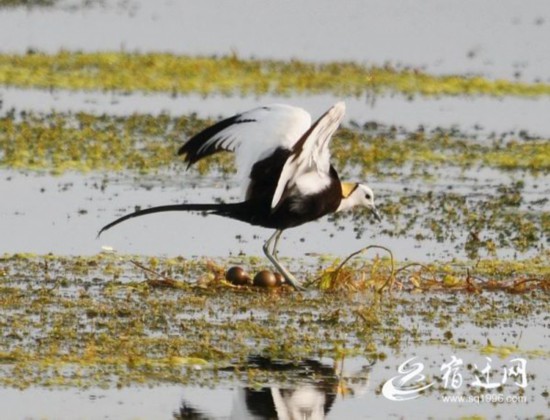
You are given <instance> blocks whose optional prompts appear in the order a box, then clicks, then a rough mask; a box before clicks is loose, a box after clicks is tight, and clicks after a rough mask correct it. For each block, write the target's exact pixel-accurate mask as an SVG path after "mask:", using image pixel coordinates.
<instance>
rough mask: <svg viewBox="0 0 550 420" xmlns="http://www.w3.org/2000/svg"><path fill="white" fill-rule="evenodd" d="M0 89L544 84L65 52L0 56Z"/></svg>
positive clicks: (337, 91)
mask: <svg viewBox="0 0 550 420" xmlns="http://www.w3.org/2000/svg"><path fill="white" fill-rule="evenodd" d="M0 85H4V86H17V87H34V88H42V89H77V90H112V91H118V92H132V91H142V92H169V93H175V94H178V93H179V94H188V93H199V94H202V95H209V94H214V93H216V94H223V95H250V94H253V95H265V94H277V95H289V94H296V93H310V94H318V93H332V94H334V95H337V96H360V95H366V94H368V95H370V96H373V95H379V94H383V93H386V92H396V93H400V94H403V95H406V96H414V95H426V96H441V95H491V96H507V95H511V96H528V97H533V96H541V95H549V94H550V85H549V84H546V83H522V82H516V81H509V80H502V79H499V80H490V79H486V78H483V77H480V76H462V75H447V76H434V75H430V74H427V73H425V72H423V71H421V70H418V69H414V68H395V67H392V66H389V65H386V66H381V67H380V66H365V65H360V64H357V63H354V62H328V63H310V62H305V61H299V60H291V61H275V60H259V59H242V58H240V57H238V56H236V55H230V56H221V57H215V56H213V57H200V56H184V55H173V54H168V53H144V54H139V53H126V52H97V53H83V52H68V51H61V52H59V53H57V54H51V55H50V54H44V53H39V52H29V53H27V54H24V55H10V54H0Z"/></svg>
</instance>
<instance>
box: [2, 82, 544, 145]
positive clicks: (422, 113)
mask: <svg viewBox="0 0 550 420" xmlns="http://www.w3.org/2000/svg"><path fill="white" fill-rule="evenodd" d="M0 99H1V100H2V101H3V104H2V107H0V113H2V112H7V111H9V110H10V109H15V110H16V111H23V110H25V111H28V112H32V111H34V112H43V113H47V112H51V111H55V112H73V113H74V112H88V113H92V114H103V113H107V114H110V115H120V116H126V115H130V114H132V113H140V114H152V115H158V114H160V113H161V112H163V113H167V114H169V115H174V116H175V115H183V114H190V113H197V114H198V115H199V116H200V117H203V118H212V117H214V118H217V117H220V116H225V117H227V116H228V115H233V114H235V113H237V112H241V111H244V110H248V109H251V108H254V107H257V106H261V105H265V104H270V103H288V104H291V105H296V106H300V107H303V108H305V109H307V110H308V112H309V113H310V114H311V115H312V116H313V117H314V118H315V117H316V116H318V115H321V114H322V113H323V112H324V111H326V109H327V108H328V107H330V105H332V104H333V103H335V102H337V101H339V100H341V99H342V98H337V97H335V96H332V95H293V96H290V97H283V96H275V95H268V96H261V97H251V96H244V97H240V96H235V97H227V96H219V95H212V96H209V97H207V98H204V97H202V96H200V95H186V96H178V97H175V98H174V97H170V96H168V95H165V94H153V93H148V94H140V93H133V94H116V93H101V92H68V91H54V92H49V91H46V90H38V89H16V88H0ZM345 102H346V118H345V121H346V122H348V121H355V122H357V123H359V124H364V123H365V122H369V121H376V122H378V123H381V124H385V125H395V126H398V127H403V128H405V129H406V130H409V131H412V130H416V129H417V128H418V127H419V126H423V127H425V128H427V129H430V128H435V127H444V128H450V127H458V128H460V130H461V131H464V132H467V133H472V134H474V135H480V136H484V135H488V134H490V133H493V132H494V133H497V134H500V133H507V132H516V133H517V132H519V131H520V130H527V132H528V133H529V134H530V135H532V136H540V137H550V119H549V118H547V113H548V109H550V98H538V99H524V98H513V97H507V98H490V97H480V98H463V97H442V98H424V97H417V98H415V99H414V100H409V99H406V98H404V97H402V96H400V95H395V96H381V97H377V98H375V99H374V100H371V99H367V98H345Z"/></svg>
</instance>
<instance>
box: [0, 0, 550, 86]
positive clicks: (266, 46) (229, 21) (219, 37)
mask: <svg viewBox="0 0 550 420" xmlns="http://www.w3.org/2000/svg"><path fill="white" fill-rule="evenodd" d="M68 3H71V2H68ZM72 3H74V2H72ZM77 4H78V2H77ZM213 10H216V13H213V12H212V11H213ZM243 11H246V13H244V12H243ZM250 16H253V18H250ZM50 28H63V31H52V30H49V29H50ZM99 28H101V29H99ZM266 28H267V29H266ZM549 38H550V12H549V8H548V4H547V3H546V2H545V1H544V0H529V1H522V2H517V1H513V0H509V1H502V0H490V1H484V2H482V3H479V2H476V3H475V5H474V4H473V3H472V4H470V3H465V4H462V3H456V2H453V1H445V2H441V1H439V0H430V1H424V2H422V3H421V4H418V3H417V2H410V1H407V0H399V1H394V2H391V3H390V4H387V3H386V2H379V1H375V0H370V1H363V0H355V1H347V2H345V3H344V4H340V5H338V8H337V9H335V7H334V3H333V2H331V1H327V0H325V1H321V2H320V1H313V0H309V1H305V2H301V3H300V5H297V4H295V3H293V2H282V3H281V2H276V3H273V2H269V1H261V2H258V1H256V0H234V1H231V2H226V1H216V0H208V1H202V2H199V3H198V2H196V1H193V0H186V1H174V0H165V1H162V2H158V1H152V0H132V1H129V2H110V3H107V5H106V6H104V7H84V8H82V7H78V8H77V9H76V10H73V9H70V8H57V7H56V8H46V9H40V8H39V9H31V10H26V9H24V8H20V9H13V10H12V9H7V10H6V9H4V10H0V39H2V47H0V48H1V49H2V51H6V52H8V51H16V52H24V51H26V50H27V49H29V48H34V49H37V50H41V51H47V52H56V51H58V49H59V48H60V47H62V48H66V49H69V50H85V51H95V50H121V49H122V50H127V51H136V50H137V51H153V50H154V51H170V52H176V53H184V54H202V55H216V54H217V55H220V54H231V53H234V52H235V53H237V54H239V55H241V56H243V57H250V56H255V57H261V58H277V59H290V58H295V57H298V58H300V59H302V60H321V61H327V60H353V61H358V62H361V63H376V64H383V63H385V62H388V61H389V62H392V63H402V64H404V65H409V66H414V67H421V68H425V69H426V70H427V71H429V72H432V73H481V74H486V75H488V76H490V77H506V78H509V79H512V78H514V76H515V74H516V73H518V74H519V75H520V76H521V79H523V80H527V81H532V80H534V79H536V78H542V80H548V75H549V74H550V56H549V55H548V53H547V52H548V48H547V40H548V39H549Z"/></svg>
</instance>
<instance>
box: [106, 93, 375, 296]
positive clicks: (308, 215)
mask: <svg viewBox="0 0 550 420" xmlns="http://www.w3.org/2000/svg"><path fill="white" fill-rule="evenodd" d="M345 110H346V107H345V103H344V102H338V103H336V104H334V105H333V106H332V107H331V108H329V109H328V110H327V111H326V112H325V113H324V114H323V115H321V116H320V117H319V118H318V119H317V120H316V121H315V122H314V123H312V118H311V115H310V114H309V113H308V112H307V111H306V110H304V109H303V108H300V107H296V106H291V105H287V104H273V105H268V106H260V107H257V108H254V109H251V110H249V111H245V112H242V113H239V114H236V115H234V116H232V117H229V118H225V119H222V120H221V121H218V122H217V123H214V124H213V125H211V126H209V127H207V128H206V129H204V130H202V131H201V132H199V133H198V134H196V135H194V136H192V137H191V138H190V139H189V140H187V141H186V142H185V143H184V144H183V145H182V146H181V147H180V148H179V150H178V155H181V156H183V159H184V162H186V163H187V168H188V169H189V167H190V166H192V165H193V164H194V163H196V162H197V161H199V160H201V159H204V158H206V157H208V156H211V155H213V154H215V153H218V152H222V151H227V152H233V153H234V154H235V164H236V167H237V175H238V176H239V177H240V178H241V184H242V187H243V188H242V199H241V201H237V202H230V203H206V204H201V203H198V204H194V203H183V204H171V205H164V206H158V207H151V208H147V209H141V210H138V211H135V212H133V213H129V214H126V215H125V216H122V217H120V218H118V219H116V220H114V221H113V222H111V223H109V224H107V225H105V226H104V227H103V228H101V230H100V231H99V233H98V237H99V236H100V235H101V234H102V233H103V232H105V231H106V230H108V229H110V228H112V227H113V226H115V225H118V224H119V223H122V222H124V221H126V220H128V219H131V218H134V217H138V216H144V215H147V214H152V213H158V212H166V211H195V212H202V213H206V214H213V215H218V216H223V217H228V218H231V219H235V220H240V221H242V222H246V223H249V224H251V225H255V226H261V227H264V228H270V229H275V232H274V233H273V234H272V236H270V237H269V238H268V239H267V241H266V242H265V243H264V245H263V251H264V254H265V256H266V257H267V258H268V259H269V261H270V262H271V263H272V264H273V266H274V267H275V268H276V269H277V271H278V272H279V273H280V274H281V275H282V276H283V277H284V279H285V282H286V283H288V284H289V285H290V286H292V287H294V288H295V289H296V290H305V289H304V288H303V286H302V285H301V284H300V282H299V281H298V280H297V279H296V278H295V277H294V275H293V274H292V273H290V272H289V270H288V269H287V268H286V267H284V266H283V265H282V264H281V262H280V261H279V259H278V256H277V246H278V242H279V239H280V237H281V235H282V233H283V231H284V230H286V229H289V228H293V227H296V226H300V225H302V224H304V223H307V222H311V221H314V220H317V219H319V218H321V217H323V216H325V215H328V214H331V213H335V212H340V211H344V210H348V209H351V208H353V207H356V206H361V207H365V208H367V209H369V210H370V211H371V212H372V214H373V215H374V217H375V218H376V219H377V220H378V221H380V220H381V217H380V214H379V212H378V210H377V209H376V206H375V203H374V193H373V191H372V189H371V188H370V187H369V186H368V185H366V184H363V183H358V182H348V181H341V180H340V177H339V176H338V172H337V171H336V169H335V168H334V166H333V165H332V164H331V163H330V148H329V145H330V140H331V138H332V136H333V134H334V133H335V132H336V130H337V128H338V127H339V125H340V123H341V122H342V119H343V118H344V115H345Z"/></svg>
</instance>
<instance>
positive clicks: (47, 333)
mask: <svg viewBox="0 0 550 420" xmlns="http://www.w3.org/2000/svg"><path fill="white" fill-rule="evenodd" d="M544 258H547V255H546V256H545V255H541V256H540V260H526V261H522V262H516V263H514V264H517V265H516V266H514V267H512V266H511V265H510V264H511V263H510V262H501V261H498V260H491V261H487V262H485V261H481V262H479V263H478V264H477V266H474V265H472V263H464V264H463V265H461V264H458V263H452V264H435V263H434V264H431V265H430V266H429V267H421V266H414V267H413V266H412V265H411V264H402V263H396V270H395V273H396V281H395V282H394V283H393V284H392V285H391V290H388V292H387V293H386V292H385V293H383V294H379V293H373V292H371V290H370V289H369V288H368V287H367V288H361V289H356V290H358V291H355V292H353V291H351V289H349V288H348V289H346V290H340V291H339V290H335V289H333V290H330V291H327V292H322V291H310V292H308V293H306V294H300V293H296V292H293V291H291V290H286V289H279V290H275V291H271V292H267V291H264V290H261V289H258V288H251V287H244V286H243V287H235V286H230V285H228V284H227V283H225V282H224V281H223V272H224V270H225V268H227V267H229V266H230V265H232V264H234V262H233V261H231V262H228V261H217V262H213V261H210V260H205V259H198V260H188V259H184V258H181V257H178V258H156V257H155V258H147V257H136V256H119V255H116V254H100V255H95V256H88V257H64V256H56V255H28V254H12V255H4V256H2V257H0V312H1V313H2V317H1V318H0V335H1V336H2V340H1V341H0V384H1V385H3V386H11V387H18V388H26V387H29V386H34V385H43V386H76V387H89V386H105V387H107V386H120V387H122V386H127V385H131V384H141V383H147V384H157V383H166V382H169V383H194V384H195V385H196V384H203V385H208V384H211V383H213V382H214V381H218V382H219V381H220V380H224V378H228V377H229V376H230V373H229V372H233V374H234V375H237V376H239V377H242V375H246V373H245V372H246V371H247V370H246V369H247V360H248V359H249V357H250V356H255V355H261V356H264V357H268V358H277V359H282V360H288V361H299V360H302V359H307V358H317V357H331V358H333V359H335V360H336V359H341V358H343V357H346V356H350V355H351V356H353V355H361V356H364V357H367V358H370V359H372V360H377V359H382V360H383V359H384V358H385V357H387V356H386V353H387V352H393V351H395V352H397V351H399V349H400V347H401V346H403V345H410V343H411V340H412V342H414V343H415V345H423V344H430V343H433V342H439V341H440V340H442V341H444V342H446V343H449V342H450V343H452V340H453V336H456V335H461V336H463V337H464V338H463V339H462V340H463V341H462V343H466V342H467V341H468V342H470V343H471V345H474V346H475V345H476V344H475V342H476V340H477V338H475V337H469V336H468V328H467V327H468V325H470V324H471V323H474V324H475V325H478V326H480V327H487V326H491V327H494V328H497V327H498V326H499V325H505V324H506V325H508V324H509V323H510V322H518V323H520V324H521V325H522V326H525V325H528V324H529V323H532V322H534V323H538V322H540V314H545V313H547V311H548V305H549V304H550V302H549V300H548V298H549V296H550V295H549V294H548V287H547V286H548V285H547V282H548V277H544V276H547V273H548V268H547V267H543V263H541V261H543V259H544ZM243 262H244V263H246V264H249V263H251V264H253V265H252V267H251V269H254V270H258V269H260V268H261V262H260V261H249V260H247V259H245V260H244V261H243ZM387 263H388V261H387V260H374V261H372V262H369V260H368V259H367V260H365V258H364V256H357V257H356V258H355V259H354V264H358V266H357V267H358V271H360V270H365V272H366V273H367V276H366V277H364V279H365V280H366V281H370V280H371V279H370V277H369V276H370V275H371V274H370V273H374V274H373V275H374V276H375V275H376V273H381V272H383V270H384V267H387ZM350 267H351V266H350ZM361 267H363V268H361ZM304 269H305V270H306V271H309V269H308V268H307V267H305V268H304ZM516 269H517V270H522V273H521V275H523V276H528V277H529V278H536V279H538V280H537V281H536V282H535V281H533V282H531V283H530V284H529V287H526V288H525V289H524V290H520V289H518V288H517V287H519V286H518V281H519V280H520V278H521V276H520V275H519V274H518V273H514V270H516ZM467 270H471V273H473V274H475V275H476V278H475V279H474V280H473V281H474V282H475V286H476V287H479V289H480V290H478V289H471V288H470V289H468V287H467V282H466V280H465V278H466V276H467V274H466V273H468V271H467ZM114 272H116V273H117V274H116V276H115V275H114ZM155 273H158V274H155ZM473 274H472V275H473ZM310 275H313V276H314V275H315V274H313V273H310ZM445 276H447V277H450V276H455V277H456V278H457V279H458V280H457V282H454V283H453V284H445V282H444V281H443V279H444V278H445ZM413 278H415V279H416V280H413ZM168 279H170V280H171V281H172V282H167V280H168ZM489 280H491V281H493V282H495V283H496V284H499V285H501V286H502V287H500V289H499V288H496V287H494V288H491V287H486V286H487V285H490V283H489ZM463 282H466V284H465V285H462V283H463ZM483 282H486V283H487V285H484V284H483ZM524 284H527V283H524ZM514 285H516V288H511V287H512V286H514ZM176 286H177V287H176ZM432 291H437V293H431V292H432ZM445 291H447V292H450V293H441V292H445ZM457 291H462V292H464V293H463V294H462V295H457ZM503 291H504V292H513V293H503ZM390 292H391V293H390ZM526 292H527V293H526ZM482 293H485V294H482ZM487 293H490V295H486V294H487ZM447 312H449V313H447ZM478 314H484V316H482V317H479V316H478ZM430 319H431V320H432V321H430ZM433 320H435V321H436V322H435V324H434V326H433V328H427V329H426V328H422V329H419V328H408V325H409V323H411V322H412V323H413V325H418V324H419V323H424V322H428V323H433ZM450 328H453V332H452V334H449V329H450ZM434 340H435V341H434ZM477 347H478V349H479V351H488V350H487V349H485V348H484V346H479V345H477ZM382 349H383V351H382ZM518 351H522V352H525V351H531V349H525V351H524V350H520V349H518ZM535 353H536V354H535ZM529 354H532V355H534V356H536V357H547V356H548V354H547V351H546V352H545V351H544V350H541V351H538V353H537V352H536V349H533V351H531V353H529ZM254 374H255V373H254V372H252V373H250V375H254ZM256 379H258V378H256ZM258 380H259V379H258Z"/></svg>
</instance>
